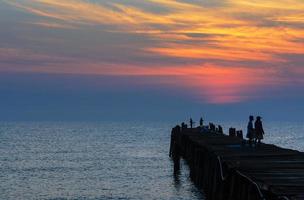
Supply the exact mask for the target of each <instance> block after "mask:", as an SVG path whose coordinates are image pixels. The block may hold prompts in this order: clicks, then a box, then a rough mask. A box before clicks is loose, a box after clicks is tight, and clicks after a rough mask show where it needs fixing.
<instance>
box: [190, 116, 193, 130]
mask: <svg viewBox="0 0 304 200" xmlns="http://www.w3.org/2000/svg"><path fill="white" fill-rule="evenodd" d="M193 124H194V121H193V120H192V118H190V127H191V128H193Z"/></svg>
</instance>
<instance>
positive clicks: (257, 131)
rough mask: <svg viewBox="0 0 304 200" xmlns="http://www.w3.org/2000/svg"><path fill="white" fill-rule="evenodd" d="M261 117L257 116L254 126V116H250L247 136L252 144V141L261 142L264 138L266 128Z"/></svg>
mask: <svg viewBox="0 0 304 200" xmlns="http://www.w3.org/2000/svg"><path fill="white" fill-rule="evenodd" d="M261 119H262V118H261V117H260V116H257V117H256V120H255V122H254V126H253V121H254V117H253V116H249V122H248V125H247V135H246V137H247V138H248V140H249V144H250V145H251V144H252V143H255V144H256V143H261V140H262V139H263V138H264V136H263V135H264V129H263V124H262V121H261Z"/></svg>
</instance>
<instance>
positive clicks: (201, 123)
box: [200, 117, 204, 127]
mask: <svg viewBox="0 0 304 200" xmlns="http://www.w3.org/2000/svg"><path fill="white" fill-rule="evenodd" d="M203 123H204V120H203V118H202V117H201V118H200V127H203Z"/></svg>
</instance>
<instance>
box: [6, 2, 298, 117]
mask: <svg viewBox="0 0 304 200" xmlns="http://www.w3.org/2000/svg"><path fill="white" fill-rule="evenodd" d="M303 10H304V1H303V0H268V1H263V0H212V1H211V0H144V1H143V0H1V1H0V27H1V29H0V77H1V80H0V83H1V85H0V92H1V94H0V97H1V99H2V100H1V101H0V102H1V105H0V109H1V110H2V113H1V114H0V119H2V120H5V119H14V118H16V119H28V118H30V119H31V118H32V119H39V118H42V119H56V116H58V115H60V116H61V117H59V118H60V119H61V118H62V119H69V118H71V119H73V118H74V117H75V116H76V115H79V116H81V117H80V118H79V119H98V118H102V117H104V116H111V117H113V118H116V117H117V116H121V117H122V118H128V116H129V115H130V114H132V112H134V115H136V116H137V118H140V116H141V115H143V116H150V117H152V118H161V117H168V118H169V117H170V116H171V115H172V116H177V115H183V114H184V115H185V116H189V115H191V114H192V113H193V112H206V114H208V115H212V114H213V115H214V116H215V115H220V116H221V117H223V118H225V117H226V118H227V116H228V114H229V113H235V114H239V115H245V114H246V113H258V114H262V115H266V116H269V117H277V116H278V115H280V113H281V114H282V113H284V114H282V115H285V116H288V117H290V118H300V119H304V118H303V116H302V113H303V112H304V109H303V108H304V107H303V105H302V102H303V100H304V93H303V92H304V66H303V63H304V12H303ZM176 110H179V111H178V112H177V111H176ZM143 112H145V114H142V113H143ZM227 112H228V113H227ZM164 113H166V114H164ZM170 113H171V114H170ZM111 117H109V118H111ZM288 117H287V118H288ZM301 117H302V118H301ZM59 118H58V119H59ZM130 118H132V117H130ZM135 118H136V117H135ZM77 119H78V118H77Z"/></svg>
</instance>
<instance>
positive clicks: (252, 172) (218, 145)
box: [170, 127, 304, 200]
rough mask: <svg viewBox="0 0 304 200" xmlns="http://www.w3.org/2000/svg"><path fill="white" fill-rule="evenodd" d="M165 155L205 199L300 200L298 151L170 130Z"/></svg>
mask: <svg viewBox="0 0 304 200" xmlns="http://www.w3.org/2000/svg"><path fill="white" fill-rule="evenodd" d="M170 156H171V157H172V159H173V161H174V163H175V169H178V165H179V159H180V158H183V159H185V160H186V161H187V163H188V165H189V168H190V176H191V179H192V181H193V182H194V183H195V184H196V185H197V187H199V188H202V189H203V190H204V192H205V194H206V196H207V199H208V200H213V199H215V200H217V199H219V200H221V199H223V200H247V199H248V200H257V199H265V200H266V199H267V200H268V199H275V200H279V199H285V200H288V199H289V200H303V199H304V153H302V152H299V151H295V150H291V149H284V148H281V147H278V146H275V145H270V144H263V143H262V144H258V145H256V146H255V145H253V146H250V145H249V144H247V143H246V141H245V140H243V139H242V138H240V137H237V136H227V135H224V134H222V133H218V132H216V131H211V130H205V131H203V132H202V131H201V129H200V128H192V129H190V128H184V129H181V128H180V127H175V128H173V129H172V135H171V146H170Z"/></svg>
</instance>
